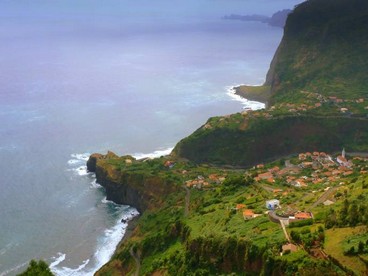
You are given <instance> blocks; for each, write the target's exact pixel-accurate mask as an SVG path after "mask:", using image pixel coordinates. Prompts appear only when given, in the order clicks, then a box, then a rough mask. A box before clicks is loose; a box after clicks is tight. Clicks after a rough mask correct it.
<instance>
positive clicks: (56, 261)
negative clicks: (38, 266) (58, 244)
mask: <svg viewBox="0 0 368 276" xmlns="http://www.w3.org/2000/svg"><path fill="white" fill-rule="evenodd" d="M65 256H66V255H65V254H63V253H60V252H59V253H58V257H53V259H54V261H53V262H52V263H51V264H50V269H52V268H53V267H55V266H57V265H59V264H60V263H62V262H63V261H64V260H65Z"/></svg>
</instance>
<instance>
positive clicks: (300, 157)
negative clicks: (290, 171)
mask: <svg viewBox="0 0 368 276" xmlns="http://www.w3.org/2000/svg"><path fill="white" fill-rule="evenodd" d="M306 158H307V155H306V154H305V153H300V154H299V160H300V161H304V160H305V159H306Z"/></svg>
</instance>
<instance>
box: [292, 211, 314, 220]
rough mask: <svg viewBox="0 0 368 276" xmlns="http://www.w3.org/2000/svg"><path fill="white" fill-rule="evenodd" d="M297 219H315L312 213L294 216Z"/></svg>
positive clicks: (300, 213)
mask: <svg viewBox="0 0 368 276" xmlns="http://www.w3.org/2000/svg"><path fill="white" fill-rule="evenodd" d="M294 217H295V219H311V218H313V215H312V213H310V212H298V213H296V214H295V215H294Z"/></svg>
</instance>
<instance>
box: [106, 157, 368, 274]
mask: <svg viewBox="0 0 368 276" xmlns="http://www.w3.org/2000/svg"><path fill="white" fill-rule="evenodd" d="M293 160H294V158H291V161H292V162H296V161H293ZM110 161H111V160H110ZM110 161H108V160H107V162H108V163H110V164H111V163H114V166H116V167H120V168H121V169H122V172H124V173H127V172H129V170H130V169H129V167H130V166H131V168H132V169H133V170H134V171H142V172H143V171H144V170H143V168H146V169H147V166H149V167H155V168H156V167H157V168H161V169H159V170H157V172H155V173H157V174H160V175H161V181H165V180H164V179H167V178H169V175H171V179H178V182H176V185H177V186H178V187H183V185H185V186H186V189H187V191H188V192H189V197H188V194H187V193H186V192H185V189H184V188H182V190H181V191H180V192H178V191H176V192H172V193H170V194H168V195H166V196H164V200H163V201H162V202H161V204H160V207H159V208H156V207H155V208H149V209H147V210H145V212H144V213H143V214H142V216H141V217H140V218H139V221H138V227H137V228H136V229H135V231H134V234H133V236H132V237H131V238H130V239H129V240H126V241H125V242H124V243H122V244H121V245H120V247H119V248H118V250H117V252H116V255H115V256H114V257H113V260H112V261H111V262H110V263H108V264H107V265H106V266H105V267H103V268H102V269H101V270H100V271H99V275H115V274H114V273H116V275H119V273H120V274H124V275H133V273H135V272H137V271H138V270H139V271H138V272H139V275H152V274H154V273H158V274H160V275H173V274H177V275H220V274H231V273H233V274H235V275H245V271H246V273H247V275H248V274H252V273H253V274H256V275H258V274H261V273H263V274H264V275H269V274H268V273H270V271H274V275H295V274H296V273H300V274H305V275H309V274H308V273H316V274H317V275H322V274H323V275H330V274H334V273H336V274H337V275H339V274H341V275H344V274H345V273H349V272H350V271H351V270H354V269H355V268H356V267H355V262H357V261H356V259H357V258H364V257H365V256H366V255H367V252H366V251H367V247H366V244H367V239H368V236H367V235H366V234H364V233H363V232H359V233H358V235H357V234H353V235H352V234H350V235H348V236H347V237H349V239H348V240H344V239H342V240H341V242H340V243H339V245H338V248H339V252H341V255H333V254H332V255H331V256H332V257H331V258H329V257H326V256H327V255H326V253H324V251H323V250H324V248H325V247H326V251H327V249H328V250H329V248H330V244H331V242H330V241H331V239H333V238H334V233H335V232H331V231H330V228H329V229H327V230H326V229H325V227H324V225H326V227H327V225H328V223H329V221H330V216H329V214H330V210H332V209H333V210H335V212H336V213H337V214H342V213H343V212H344V210H346V208H347V210H348V212H349V210H350V209H351V206H355V205H354V204H357V206H358V207H357V208H358V209H359V208H364V206H365V196H364V195H363V196H362V194H364V193H363V191H364V190H365V189H367V187H365V185H364V184H365V183H366V181H368V176H366V175H364V174H354V173H353V174H349V175H348V176H346V177H345V178H340V180H343V181H344V183H346V184H345V185H343V186H341V185H339V183H329V185H332V186H334V187H336V189H335V190H334V192H333V193H332V194H331V195H330V198H334V199H335V201H336V202H335V204H334V205H333V206H324V205H317V206H315V207H313V206H314V203H315V202H316V201H317V200H318V199H319V198H320V197H321V195H322V194H323V193H324V192H325V191H324V187H325V185H326V184H315V185H311V186H307V187H305V188H303V189H300V188H298V187H292V186H289V185H287V183H286V182H285V180H280V181H278V182H274V183H267V180H265V181H261V182H255V181H254V177H255V176H256V175H257V174H258V173H259V172H262V170H272V169H273V168H274V167H275V166H283V165H282V164H283V163H284V161H285V160H277V161H274V162H272V163H269V164H264V166H263V168H261V169H255V168H252V169H249V170H245V169H231V168H216V167H209V166H206V165H195V164H194V163H191V162H188V161H186V160H182V159H175V158H173V157H172V156H167V157H161V158H158V159H154V160H151V161H149V163H147V161H136V160H135V161H134V166H133V165H129V164H128V165H127V164H126V162H125V159H124V158H121V159H120V161H117V160H114V161H111V162H110ZM367 161H368V160H367ZM367 161H362V160H358V159H357V160H354V162H355V166H356V167H354V168H355V170H357V171H360V170H364V169H366V167H367V165H368V164H367ZM105 162H106V161H105ZM119 162H120V163H119ZM309 171H310V169H308V168H306V169H305V170H302V171H301V172H300V173H299V175H303V174H306V173H307V172H309ZM164 176H165V177H164ZM296 176H297V175H296ZM193 183H196V184H195V185H196V186H195V185H193ZM199 183H202V185H199ZM205 183H207V184H205ZM133 185H134V184H133ZM276 190H277V191H279V190H281V191H287V194H285V193H278V194H275V193H274V191H276ZM275 197H276V198H278V199H279V200H280V204H281V205H282V206H284V207H285V208H283V209H285V210H286V209H288V208H286V206H289V207H292V208H294V209H296V210H305V209H309V210H311V211H313V214H314V220H300V221H298V222H292V223H291V224H290V226H289V227H288V228H287V232H288V233H289V236H290V237H291V239H292V242H293V243H294V244H296V245H298V246H299V250H298V251H297V252H291V251H290V250H289V251H286V252H285V253H286V254H285V255H283V256H280V253H281V246H282V245H283V244H286V243H287V240H286V237H285V235H284V233H283V231H282V228H281V227H280V225H279V224H277V223H274V222H272V221H271V220H270V219H269V217H268V216H267V215H266V214H265V211H266V207H265V201H266V200H268V199H271V198H275ZM302 199H303V200H302ZM359 200H360V202H361V203H359V204H358V201H359ZM186 209H188V210H189V211H188V213H186V211H185V210H186ZM245 209H251V210H253V212H254V213H255V214H258V215H257V216H256V217H254V218H252V219H248V220H245V219H244V218H243V213H242V212H243V210H245ZM338 217H342V216H340V215H339V216H338ZM347 217H348V218H349V217H350V216H349V215H347ZM358 218H359V219H358V220H357V221H356V222H354V223H355V224H354V227H358V228H359V229H366V228H364V227H366V226H365V223H366V221H365V219H363V218H365V215H364V213H363V215H362V216H358ZM346 223H347V225H349V223H350V220H349V219H348V220H346ZM333 227H334V229H344V228H340V227H345V224H344V223H336V224H335V225H333ZM348 229H353V228H348ZM362 231H363V230H362ZM351 233H352V232H351ZM326 241H327V244H325V243H326ZM351 248H354V249H351ZM328 252H330V251H328ZM327 254H329V253H327ZM352 259H353V260H355V261H352ZM346 260H348V262H347V263H345V261H346ZM138 264H139V265H138ZM363 265H364V262H363V261H359V264H357V267H358V268H359V269H363V268H362V267H363ZM361 271H364V269H363V270H361ZM129 273H130V274H129Z"/></svg>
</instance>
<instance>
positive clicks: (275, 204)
mask: <svg viewBox="0 0 368 276" xmlns="http://www.w3.org/2000/svg"><path fill="white" fill-rule="evenodd" d="M278 207H280V201H279V200H277V199H271V200H267V201H266V208H267V209H269V210H275V209H276V208H278Z"/></svg>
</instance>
